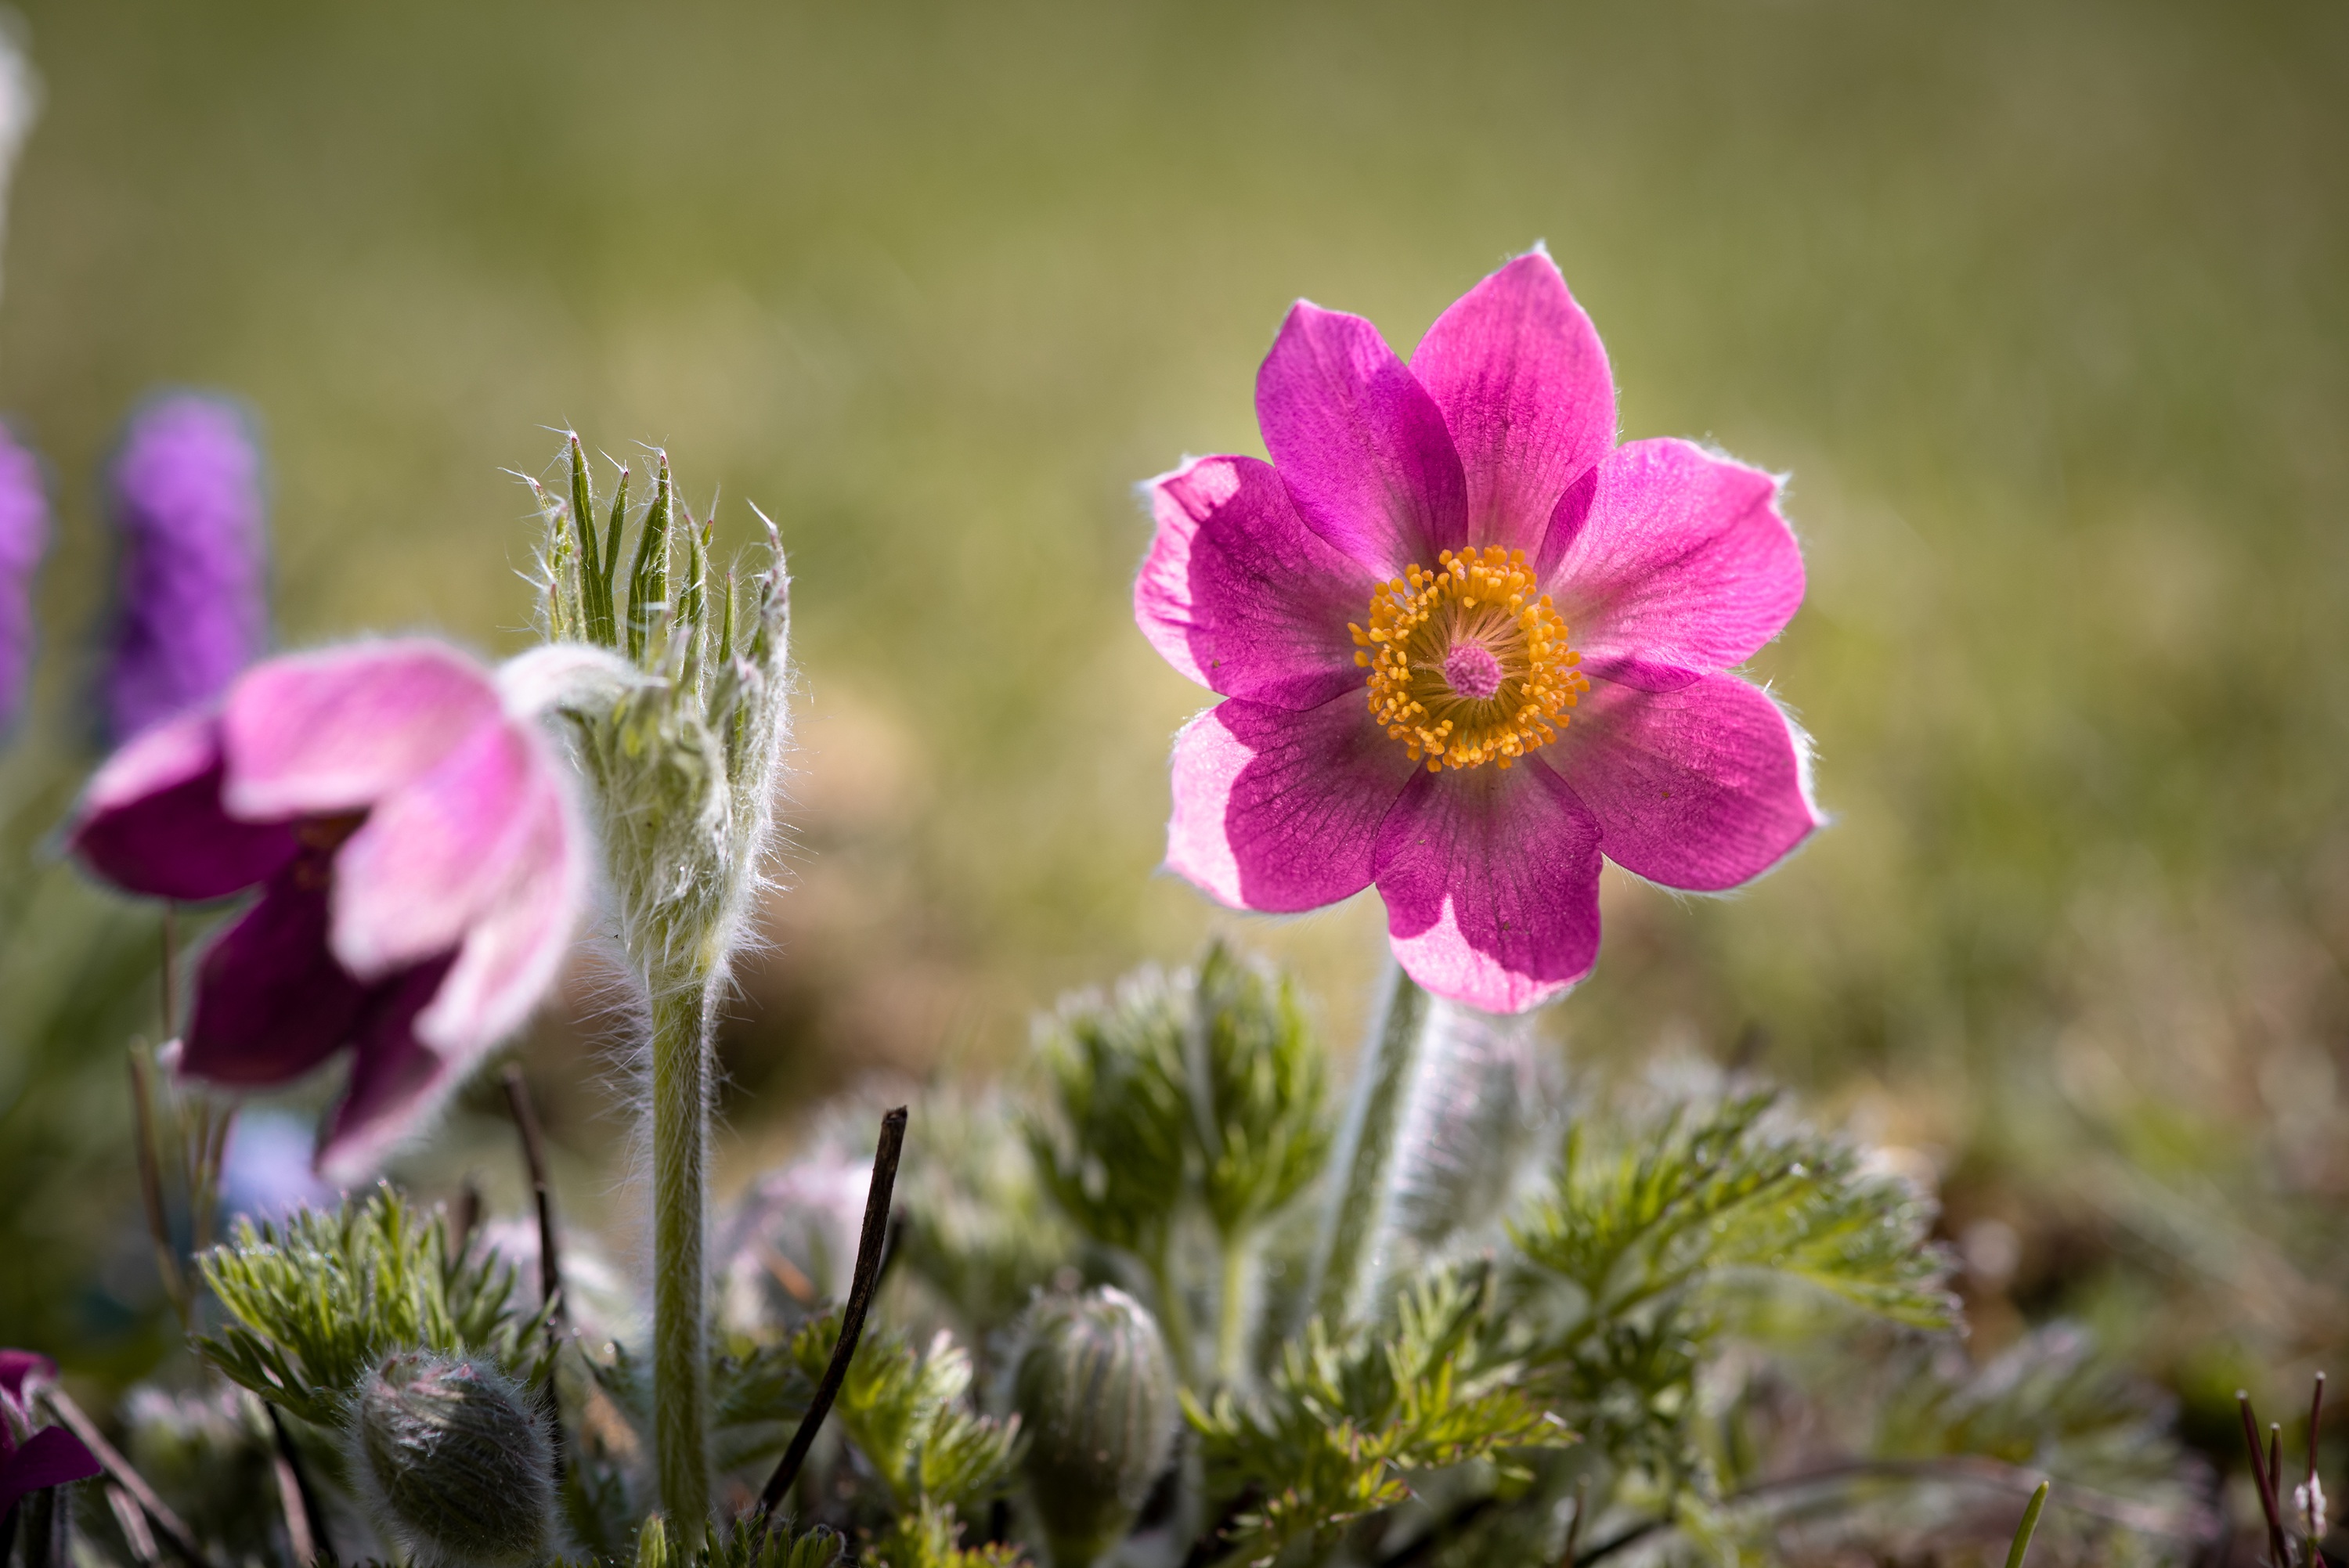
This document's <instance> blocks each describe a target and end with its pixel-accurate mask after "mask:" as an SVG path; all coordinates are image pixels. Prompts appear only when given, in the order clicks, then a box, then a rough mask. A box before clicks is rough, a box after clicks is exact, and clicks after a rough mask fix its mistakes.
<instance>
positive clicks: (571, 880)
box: [71, 639, 587, 1184]
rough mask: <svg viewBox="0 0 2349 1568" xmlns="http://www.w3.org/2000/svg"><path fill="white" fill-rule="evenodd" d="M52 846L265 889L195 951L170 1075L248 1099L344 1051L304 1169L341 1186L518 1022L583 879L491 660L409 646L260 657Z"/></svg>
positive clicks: (144, 871) (117, 875)
mask: <svg viewBox="0 0 2349 1568" xmlns="http://www.w3.org/2000/svg"><path fill="white" fill-rule="evenodd" d="M71 842H72V847H73V850H74V852H75V853H76V854H78V856H79V857H80V858H81V860H82V861H83V862H84V863H85V864H86V865H88V867H89V868H90V869H91V870H92V871H94V872H97V873H98V875H100V876H102V877H104V878H106V879H107V880H108V881H109V882H113V883H115V884H116V885H117V886H119V887H122V888H125V889H127V890H129V892H140V893H147V894H149V895H150V896H153V897H157V898H175V899H189V900H202V899H215V898H225V897H227V896H229V895H230V894H232V893H235V892H243V890H245V889H247V888H251V887H256V886H257V887H259V888H261V889H262V890H263V891H262V896H261V899H260V901H259V902H258V903H255V904H254V906H253V907H252V908H251V909H249V910H247V911H246V912H245V913H244V914H243V916H242V917H241V918H240V919H238V920H237V921H236V922H235V923H233V924H231V925H230V926H229V927H228V928H227V929H226V930H225V931H223V932H222V934H220V936H219V937H218V938H217V939H216V940H215V941H214V942H213V943H212V946H211V947H210V949H209V950H208V951H207V952H206V953H205V954H204V957H203V961H202V965H201V966H200V967H199V969H198V972H197V978H196V998H195V1006H194V1010H193V1013H192V1016H191V1017H190V1019H189V1023H188V1031H187V1037H186V1038H185V1040H184V1041H183V1042H182V1049H181V1057H180V1066H181V1070H182V1071H184V1072H186V1073H188V1074H189V1075H190V1076H191V1077H194V1078H206V1079H210V1080H211V1081H212V1082H214V1083H220V1084H227V1085H233V1086H241V1087H248V1088H258V1087H264V1086H267V1085H272V1084H281V1083H285V1082H288V1081H290V1080H292V1079H294V1078H299V1077H300V1076H302V1075H303V1074H305V1073H306V1072H308V1071H309V1070H310V1069H311V1068H315V1067H316V1066H317V1065H318V1064H319V1063H321V1062H323V1061H325V1060H326V1057H329V1056H331V1055H333V1054H334V1053H335V1052H336V1050H338V1049H340V1048H341V1047H344V1046H346V1045H347V1046H350V1047H352V1048H353V1050H354V1053H355V1057H356V1060H355V1061H354V1063H353V1066H352V1070H351V1078H350V1086H349V1088H347V1090H346V1091H345V1093H344V1096H343V1099H342V1102H341V1104H340V1105H338V1106H337V1107H336V1109H335V1110H334V1112H333V1113H332V1115H331V1117H330V1119H328V1122H327V1124H326V1130H325V1135H324V1138H323V1139H322V1140H321V1142H320V1145H319V1149H318V1153H317V1161H316V1163H317V1169H318V1171H319V1173H320V1174H321V1175H323V1176H324V1177H326V1179H327V1180H328V1181H334V1182H336V1183H343V1184H347V1183H350V1182H353V1181H358V1180H360V1179H361V1178H363V1177H365V1176H366V1175H367V1173H369V1172H370V1171H372V1170H373V1169H374V1168H375V1167H376V1165H377V1164H378V1162H379V1161H380V1160H381V1158H382V1156H383V1155H384V1154H385V1153H386V1152H387V1151H388V1148H389V1146H390V1145H391V1144H392V1143H394V1142H396V1141H398V1140H399V1139H401V1138H403V1137H405V1136H406V1135H407V1134H408V1133H409V1132H410V1131H412V1130H415V1129H416V1128H417V1127H418V1126H419V1123H420V1122H422V1121H423V1120H424V1119H427V1118H428V1117H429V1116H430V1115H431V1114H432V1112H433V1111H434V1110H435V1109H437V1108H438V1107H439V1105H440V1102H441V1101H442V1100H443V1099H446V1098H447V1096H448V1095H449V1093H450V1090H452V1089H453V1088H456V1086H457V1085H458V1083H459V1082H460V1081H461V1080H462V1078H464V1075H465V1073H466V1072H467V1071H468V1070H469V1069H470V1068H471V1067H472V1066H473V1065H474V1064H475V1063H476V1062H478V1061H479V1060H480V1058H481V1056H482V1054H483V1053H484V1052H486V1051H488V1050H489V1049H490V1047H492V1046H494V1045H496V1044H497V1043H498V1042H499V1041H500V1040H502V1039H503V1038H504V1037H506V1036H508V1035H510V1034H512V1032H513V1031H514V1030H515V1029H516V1028H518V1027H520V1026H521V1025H522V1023H523V1019H524V1018H526V1017H527V1016H529V1014H530V1011H531V1009H532V1008H533V1007H534V1006H537V1004H538V1001H539V998H540V997H541V996H543V995H545V993H546V990H547V987H548V986H549V985H552V984H553V983H554V978H555V975H556V974H557V972H558V971H559V970H560V968H561V966H562V963H563V957H564V952H565V951H566V950H567V948H568V946H569V944H570V938H571V932H572V928H573V926H574V924H575V923H576V922H577V918H578V913H579V909H580V905H581V903H583V901H584V899H585V892H586V882H587V869H586V868H587V860H586V848H587V847H586V841H585V837H584V835H583V830H582V829H581V827H580V824H579V821H578V814H577V810H576V808H575V807H574V805H573V803H572V799H571V796H570V793H569V790H568V789H567V788H566V785H565V780H564V775H563V770H562V767H561V764H560V763H559V761H558V760H557V758H556V757H555V755H554V751H553V748H551V747H550V746H549V745H548V743H547V741H546V739H545V738H544V737H543V735H541V734H540V733H539V730H538V727H537V726H536V724H535V723H534V722H533V720H532V719H531V717H529V716H528V715H527V714H523V713H518V712H515V711H512V709H511V708H510V707H509V706H508V704H507V702H506V700H505V698H504V696H502V694H501V691H500V688H499V686H498V684H497V682H496V680H495V679H494V678H493V677H492V675H491V673H490V672H489V671H488V670H486V669H484V668H482V667H481V665H479V664H477V663H476V662H474V661H473V660H472V659H471V658H470V657H468V656H467V655H464V654H462V653H460V652H459V651H457V650H456V649H454V648H451V647H449V646H448V645H445V644H440V643H435V642H429V641H425V640H422V639H413V640H406V641H398V642H382V643H360V644H353V645H346V646H342V647H336V648H326V649H322V650H320V651H319V652H316V653H311V654H299V655H288V656H285V657H282V658H275V659H271V660H269V661H267V662H266V663H264V664H262V665H256V666H255V667H254V668H253V669H252V670H250V671H248V672H247V673H246V674H245V675H243V676H241V677H240V678H239V679H238V680H237V681H236V683H235V684H234V685H233V686H231V687H230V688H229V692H228V695H227V696H226V698H225V699H224V700H222V702H220V703H219V704H217V705H214V706H211V707H205V708H203V709H202V710H201V711H198V712H195V713H191V714H187V715H184V716H182V717H179V718H175V719H171V720H170V721H168V722H166V723H164V724H162V725H160V726H158V727H155V728H153V729H150V730H149V731H148V732H147V733H146V734H144V735H142V736H140V738H138V739H136V740H134V741H132V742H131V743H130V744H129V745H128V746H125V747H123V748H121V749H120V750H119V751H117V752H116V753H115V754H114V756H113V757H112V758H109V760H108V761H107V763H106V765H105V766H104V767H103V768H101V769H98V774H97V776H96V777H95V778H94V779H91V780H90V784H89V789H88V792H87V793H86V794H85V796H84V797H83V799H82V804H81V808H80V810H79V811H78V814H77V817H76V820H75V822H74V826H73V831H72V837H71Z"/></svg>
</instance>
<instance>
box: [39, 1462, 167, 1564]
mask: <svg viewBox="0 0 2349 1568" xmlns="http://www.w3.org/2000/svg"><path fill="white" fill-rule="evenodd" d="M106 1508H107V1511H108V1512H109V1513H111V1514H113V1515H114V1527H115V1528H116V1529H118V1530H119V1531H121V1532H122V1542H123V1544H124V1545H126V1546H128V1547H129V1548H130V1557H131V1561H133V1562H135V1563H138V1564H139V1565H140V1568H147V1564H148V1563H154V1562H157V1561H159V1560H160V1558H161V1556H162V1553H160V1552H159V1551H157V1550H156V1548H155V1532H153V1531H151V1530H150V1529H148V1528H147V1515H146V1514H145V1513H143V1512H141V1511H140V1507H139V1504H138V1501H136V1500H135V1499H133V1498H132V1497H131V1495H130V1494H129V1492H127V1491H123V1490H122V1489H121V1488H120V1487H119V1486H117V1485H115V1484H114V1483H113V1482H112V1481H108V1482H107V1483H106ZM0 1562H5V1558H0Z"/></svg>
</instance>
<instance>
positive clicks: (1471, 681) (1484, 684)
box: [1444, 643, 1501, 702]
mask: <svg viewBox="0 0 2349 1568" xmlns="http://www.w3.org/2000/svg"><path fill="white" fill-rule="evenodd" d="M1444 679H1445V680H1446V681H1448V682H1450V683H1451V686H1452V689H1453V690H1454V691H1456V692H1458V693H1459V694H1460V695H1461V696H1464V697H1467V698H1469V699H1471V700H1472V701H1475V702H1484V701H1485V700H1487V699H1488V698H1490V697H1491V696H1492V695H1493V694H1494V693H1495V692H1496V691H1499V690H1500V689H1501V661H1500V660H1498V659H1496V658H1495V657H1494V656H1493V650H1492V649H1490V648H1488V647H1486V646H1485V645H1484V644H1482V643H1454V644H1453V645H1452V651H1451V652H1450V653H1448V654H1446V655H1444Z"/></svg>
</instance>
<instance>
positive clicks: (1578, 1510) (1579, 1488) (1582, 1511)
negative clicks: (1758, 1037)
mask: <svg viewBox="0 0 2349 1568" xmlns="http://www.w3.org/2000/svg"><path fill="white" fill-rule="evenodd" d="M1754 1027H1758V1026H1748V1032H1749V1033H1750V1032H1751V1031H1752V1029H1753V1028H1754ZM1589 1511H1590V1478H1589V1477H1588V1476H1584V1477H1583V1478H1582V1479H1581V1480H1578V1481H1576V1482H1575V1483H1574V1517H1573V1518H1572V1519H1570V1520H1568V1521H1567V1524H1566V1555H1565V1556H1564V1557H1561V1558H1560V1559H1558V1563H1559V1568H1574V1553H1575V1550H1576V1549H1577V1548H1578V1547H1579V1546H1580V1545H1581V1544H1582V1520H1583V1516H1584V1515H1586V1514H1588V1512H1589Z"/></svg>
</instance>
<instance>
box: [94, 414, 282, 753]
mask: <svg viewBox="0 0 2349 1568" xmlns="http://www.w3.org/2000/svg"><path fill="white" fill-rule="evenodd" d="M108 488H109V491H110V495H111V502H110V504H111V506H112V509H113V513H114V521H115V526H116V527H117V528H118V529H119V530H120V531H121V535H122V583H121V610H120V617H121V618H120V620H119V624H117V626H116V629H115V636H114V648H113V652H112V656H111V658H110V660H109V664H108V667H107V672H106V694H105V695H106V711H107V718H108V722H109V725H110V726H111V728H112V734H113V738H114V739H115V741H116V742H117V743H118V744H119V743H120V742H122V741H125V740H129V738H131V737H133V736H135V735H137V734H139V733H140V731H141V730H144V729H147V728H149V727H151V726H153V725H156V724H160V722H162V721H163V720H164V719H167V718H170V717H173V716H174V715H176V714H181V713H185V712H187V711H188V710H189V709H191V708H194V707H202V705H203V704H205V703H207V702H210V701H212V699H213V698H214V697H216V696H220V694H221V693H222V691H224V690H226V689H227V687H228V683H229V682H230V681H232V680H234V679H235V678H236V675H237V672H238V671H239V670H242V669H243V668H244V666H245V665H249V664H251V663H252V662H253V661H254V658H256V657H257V656H259V655H260V653H261V651H262V645H263V644H264V641H265V640H266V638H267V636H268V631H269V609H268V603H267V600H266V596H265V592H264V562H263V552H264V524H263V516H262V513H263V506H262V472H261V450H260V448H259V445H258V444H257V443H256V442H255V441H254V437H253V430H252V427H251V425H250V424H249V422H248V421H247V420H246V419H245V418H244V416H243V414H242V413H241V412H239V411H238V409H237V408H236V407H234V406H233V405H232V404H230V403H228V402H226V401H225V400H223V399H221V398H218V397H208V396H205V395H203V394H201V393H176V394H173V395H171V396H170V397H160V398H158V399H156V400H155V401H153V402H151V403H149V404H148V405H147V406H146V407H143V408H141V409H140V411H139V412H138V413H136V414H134V415H133V416H132V417H131V419H130V425H129V429H128V430H127V431H125V433H124V435H123V438H122V447H121V449H120V451H119V453H118V454H117V455H116V457H115V459H114V466H113V469H112V470H111V472H110V473H109V476H108Z"/></svg>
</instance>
